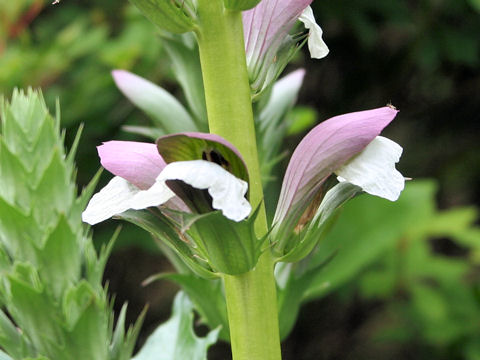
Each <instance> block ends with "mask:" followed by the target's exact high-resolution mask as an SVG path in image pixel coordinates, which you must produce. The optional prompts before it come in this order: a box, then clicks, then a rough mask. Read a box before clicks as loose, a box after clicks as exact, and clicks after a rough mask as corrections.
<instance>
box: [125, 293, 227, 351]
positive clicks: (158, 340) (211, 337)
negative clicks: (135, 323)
mask: <svg viewBox="0 0 480 360" xmlns="http://www.w3.org/2000/svg"><path fill="white" fill-rule="evenodd" d="M192 323H193V313H192V304H191V302H190V300H189V299H188V297H187V296H186V295H185V294H184V293H183V292H180V293H179V294H178V295H177V296H176V297H175V302H174V304H173V314H172V317H171V318H170V320H168V321H167V322H166V323H165V324H163V325H160V327H158V328H157V330H155V332H154V333H153V334H152V335H150V337H149V338H148V339H147V342H146V343H145V345H144V346H143V347H142V349H141V350H140V351H139V353H138V354H137V355H136V356H135V357H134V358H133V359H132V360H179V359H188V360H206V359H207V350H208V348H209V347H210V345H212V344H214V343H215V342H216V341H217V337H218V333H219V330H220V329H216V330H213V331H211V332H210V333H208V335H207V336H206V337H204V338H199V337H197V336H196V335H195V333H194V332H193V329H192Z"/></svg>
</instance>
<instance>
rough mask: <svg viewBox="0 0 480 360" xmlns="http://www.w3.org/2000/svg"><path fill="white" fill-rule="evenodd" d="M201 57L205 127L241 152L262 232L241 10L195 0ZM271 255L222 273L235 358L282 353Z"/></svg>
mask: <svg viewBox="0 0 480 360" xmlns="http://www.w3.org/2000/svg"><path fill="white" fill-rule="evenodd" d="M198 17H199V23H200V26H199V31H198V33H197V36H198V43H199V48H200V61H201V65H202V75H203V82H204V87H205V100H206V104H207V113H208V124H209V127H210V132H211V133H214V134H218V135H220V136H222V137H224V138H225V139H227V140H228V141H230V142H231V143H232V144H234V145H235V146H236V147H237V148H238V150H239V151H240V152H241V153H242V155H243V158H244V160H245V162H246V164H247V167H248V170H249V177H250V189H249V191H250V202H251V204H252V206H253V207H254V208H256V206H258V204H260V206H261V208H260V213H259V215H258V218H257V221H256V223H255V231H256V233H257V236H259V237H262V236H263V235H265V234H266V232H267V230H268V228H267V221H266V216H265V206H264V205H263V203H262V200H263V190H262V183H261V178H260V167H259V162H258V152H257V143H256V137H255V127H254V121H253V111H252V102H251V93H250V84H249V81H248V72H247V65H246V60H245V49H244V40H243V26H242V15H241V12H234V11H228V10H225V9H224V6H223V0H198ZM273 265H274V263H273V259H272V256H271V253H270V251H269V250H268V249H267V250H266V251H265V252H264V254H263V255H262V256H261V257H260V259H259V262H258V264H257V265H256V267H255V268H254V269H253V270H252V271H250V272H248V273H246V274H242V275H237V276H227V275H226V276H225V277H224V281H225V295H226V301H227V309H228V318H229V326H230V338H231V342H232V354H233V359H234V360H279V359H281V351H280V339H279V328H278V312H277V299H276V287H275V279H274V276H273Z"/></svg>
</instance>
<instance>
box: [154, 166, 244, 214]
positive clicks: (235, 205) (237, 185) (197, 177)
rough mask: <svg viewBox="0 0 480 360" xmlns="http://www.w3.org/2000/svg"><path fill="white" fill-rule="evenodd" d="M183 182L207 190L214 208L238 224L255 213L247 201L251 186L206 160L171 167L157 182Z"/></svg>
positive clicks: (167, 168) (161, 174) (166, 168)
mask: <svg viewBox="0 0 480 360" xmlns="http://www.w3.org/2000/svg"><path fill="white" fill-rule="evenodd" d="M168 180H181V181H183V182H184V183H186V184H188V185H190V186H193V187H194V188H196V189H201V190H204V189H207V190H208V193H209V194H210V196H211V197H212V207H213V208H214V209H217V210H221V211H222V213H223V215H224V216H225V217H226V218H229V219H230V220H234V221H241V220H243V219H245V218H246V217H247V216H248V215H249V214H250V211H251V210H252V208H251V206H250V204H249V202H248V201H247V199H245V194H246V193H247V190H248V183H247V182H245V181H243V180H241V179H239V178H237V177H235V176H234V175H232V174H231V173H229V172H228V171H227V170H225V169H224V168H222V167H221V166H220V165H217V164H215V163H212V162H209V161H204V160H192V161H178V162H172V163H170V164H168V165H167V166H166V167H165V169H164V170H163V171H162V172H161V173H160V175H159V176H158V178H157V183H165V182H166V181H168Z"/></svg>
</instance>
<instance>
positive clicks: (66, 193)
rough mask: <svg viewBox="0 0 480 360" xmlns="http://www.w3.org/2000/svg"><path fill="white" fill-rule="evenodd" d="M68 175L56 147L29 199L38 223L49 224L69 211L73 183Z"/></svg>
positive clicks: (72, 197) (72, 195)
mask: <svg viewBox="0 0 480 360" xmlns="http://www.w3.org/2000/svg"><path fill="white" fill-rule="evenodd" d="M70 176H71V174H69V173H68V171H67V169H66V166H65V163H64V158H63V156H62V155H61V154H60V153H59V150H58V149H57V150H56V151H55V152H54V153H53V156H52V158H51V161H50V164H49V165H48V167H47V168H46V170H45V172H44V173H43V175H42V177H41V179H40V181H39V183H38V184H37V185H36V187H35V191H34V192H33V193H32V199H31V201H32V205H33V210H34V216H35V219H36V220H37V221H38V223H40V224H42V225H43V226H49V225H50V226H51V225H53V224H52V222H53V221H56V217H57V216H59V215H60V214H68V213H69V210H70V208H71V206H72V204H73V201H74V185H73V184H72V183H71V178H70ZM56 215H57V216H56Z"/></svg>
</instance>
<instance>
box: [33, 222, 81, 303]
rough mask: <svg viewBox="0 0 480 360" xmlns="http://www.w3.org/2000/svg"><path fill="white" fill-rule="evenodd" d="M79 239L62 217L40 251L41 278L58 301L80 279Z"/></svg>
mask: <svg viewBox="0 0 480 360" xmlns="http://www.w3.org/2000/svg"><path fill="white" fill-rule="evenodd" d="M78 238H79V236H77V234H75V233H74V232H73V231H72V229H71V227H70V225H69V223H68V222H67V220H66V219H65V217H64V216H61V217H60V219H59V221H58V223H57V225H56V227H55V228H54V229H53V230H52V232H51V233H50V234H49V235H48V237H47V239H46V241H45V244H44V245H43V247H42V249H41V250H39V251H38V255H37V257H38V264H37V265H38V266H39V273H40V276H41V277H42V280H43V281H45V282H46V283H47V284H49V286H50V287H51V289H52V292H53V295H54V297H55V298H57V299H58V298H60V297H61V295H62V294H63V292H64V291H65V289H67V288H68V287H69V286H70V285H72V284H74V283H75V282H77V281H78V280H79V278H80V266H81V257H80V255H81V251H82V246H81V244H79V243H77V239H78Z"/></svg>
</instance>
